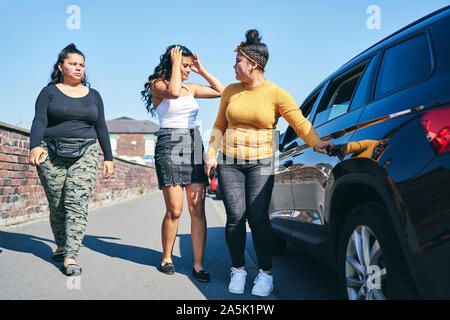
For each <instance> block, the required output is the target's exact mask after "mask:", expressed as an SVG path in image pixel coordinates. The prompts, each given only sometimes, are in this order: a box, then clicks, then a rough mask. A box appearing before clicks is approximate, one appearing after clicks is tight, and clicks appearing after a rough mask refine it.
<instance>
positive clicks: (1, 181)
mask: <svg viewBox="0 0 450 320" xmlns="http://www.w3.org/2000/svg"><path fill="white" fill-rule="evenodd" d="M29 146H30V144H29V131H28V130H25V129H22V128H17V127H14V126H10V125H8V124H5V123H2V122H0V226H9V225H13V224H18V223H23V222H28V221H31V220H37V219H44V218H47V217H48V213H49V212H48V211H49V209H48V203H47V198H46V196H45V192H44V189H43V187H42V185H41V182H40V180H39V177H38V175H37V172H36V168H35V167H33V166H31V165H29V164H28V155H29ZM100 150H101V148H100ZM102 164H103V154H100V166H99V172H98V176H97V182H96V184H95V187H94V192H93V194H92V196H91V199H90V205H89V207H90V208H95V207H100V206H105V205H108V204H112V203H115V202H119V201H123V200H126V199H130V198H134V197H138V196H140V195H142V194H145V193H148V192H151V191H155V190H157V185H158V182H157V178H156V172H155V169H154V167H151V166H144V165H139V164H136V163H132V162H128V161H124V160H121V159H118V158H114V169H115V173H114V176H113V177H112V178H111V179H109V180H105V179H104V178H103V177H102V170H101V168H102Z"/></svg>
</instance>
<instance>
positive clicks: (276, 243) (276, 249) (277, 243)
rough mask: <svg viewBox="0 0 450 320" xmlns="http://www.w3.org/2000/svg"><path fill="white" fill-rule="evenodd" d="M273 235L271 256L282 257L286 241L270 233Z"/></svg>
mask: <svg viewBox="0 0 450 320" xmlns="http://www.w3.org/2000/svg"><path fill="white" fill-rule="evenodd" d="M272 235H273V250H272V252H273V255H274V256H279V255H283V254H284V253H285V252H286V248H287V241H286V240H284V239H283V238H281V237H280V236H278V235H277V234H276V233H275V232H273V231H272Z"/></svg>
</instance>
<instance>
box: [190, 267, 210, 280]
mask: <svg viewBox="0 0 450 320" xmlns="http://www.w3.org/2000/svg"><path fill="white" fill-rule="evenodd" d="M192 276H193V277H194V278H195V279H196V280H198V281H201V282H209V281H210V280H211V276H210V275H209V272H207V271H205V270H200V271H199V272H197V271H195V269H192Z"/></svg>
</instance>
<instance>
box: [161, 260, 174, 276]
mask: <svg viewBox="0 0 450 320" xmlns="http://www.w3.org/2000/svg"><path fill="white" fill-rule="evenodd" d="M158 270H159V271H161V272H162V273H165V274H168V275H172V274H174V273H175V266H174V265H173V263H171V262H166V263H165V264H164V265H163V266H161V265H160V266H159V268H158Z"/></svg>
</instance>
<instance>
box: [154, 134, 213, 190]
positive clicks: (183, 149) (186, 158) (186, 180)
mask: <svg viewBox="0 0 450 320" xmlns="http://www.w3.org/2000/svg"><path fill="white" fill-rule="evenodd" d="M155 135H156V136H157V137H158V140H157V142H156V146H155V167H156V175H157V177H158V187H159V189H160V190H161V189H162V188H164V187H166V186H175V185H183V186H184V185H187V184H191V183H203V184H205V185H208V184H209V182H208V177H207V176H206V174H205V169H204V165H205V162H204V147H203V142H202V138H201V135H200V131H199V130H198V129H178V128H174V129H170V128H163V129H159V130H158V131H157V132H156V133H155Z"/></svg>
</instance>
